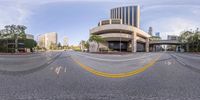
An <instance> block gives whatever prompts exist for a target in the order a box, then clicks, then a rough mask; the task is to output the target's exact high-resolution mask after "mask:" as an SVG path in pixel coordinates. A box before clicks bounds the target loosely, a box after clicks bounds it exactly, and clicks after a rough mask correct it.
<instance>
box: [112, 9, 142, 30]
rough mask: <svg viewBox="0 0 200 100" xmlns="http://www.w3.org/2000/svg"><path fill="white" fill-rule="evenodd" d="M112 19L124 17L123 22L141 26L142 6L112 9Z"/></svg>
mask: <svg viewBox="0 0 200 100" xmlns="http://www.w3.org/2000/svg"><path fill="white" fill-rule="evenodd" d="M110 17H111V19H122V24H126V25H130V26H134V27H137V28H140V6H138V5H137V6H125V7H118V8H113V9H111V12H110Z"/></svg>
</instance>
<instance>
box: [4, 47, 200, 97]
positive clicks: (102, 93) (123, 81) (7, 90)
mask: <svg viewBox="0 0 200 100" xmlns="http://www.w3.org/2000/svg"><path fill="white" fill-rule="evenodd" d="M80 54H81V56H80ZM50 55H52V56H50ZM85 55H86V56H90V58H88V57H84V56H85ZM158 55H161V56H160V58H159V59H158V60H157V61H156V63H154V65H153V66H151V67H149V68H148V69H146V70H145V71H143V72H141V73H138V74H136V75H134V76H130V77H125V78H117V79H116V78H106V77H101V76H96V75H94V74H92V73H90V72H88V71H86V70H85V69H83V68H82V67H81V66H79V65H78V64H77V63H76V62H74V60H73V59H72V58H76V59H77V58H78V60H80V62H81V63H83V64H85V65H87V66H89V67H92V68H96V70H98V71H107V72H114V73H121V72H127V71H131V70H135V69H137V68H140V67H143V66H144V65H145V64H147V63H149V62H150V61H151V60H153V59H154V58H155V57H157V56H158ZM173 55H175V56H176V57H177V58H176V57H174V56H173ZM179 56H181V57H182V58H178V57H179ZM31 57H33V58H31ZM48 57H49V58H48ZM91 57H95V58H101V59H102V58H104V59H106V60H107V59H108V60H109V59H111V61H108V62H105V61H99V60H97V59H91ZM138 57H144V58H141V59H134V58H138ZM0 58H1V59H0V61H1V65H0V69H1V72H0V80H1V82H0V98H1V99H2V100H37V99H39V100H199V99H200V95H199V93H200V85H199V83H200V73H199V72H198V71H195V70H192V69H191V68H188V67H185V65H183V64H181V63H180V61H178V60H181V61H183V60H184V61H183V62H184V63H187V64H189V65H191V66H194V65H193V61H192V60H190V59H193V60H194V59H196V60H194V61H195V65H196V64H200V62H198V61H199V60H198V59H199V58H198V57H197V58H194V57H191V58H190V56H188V55H186V54H177V53H137V54H135V55H134V54H131V55H124V56H114V55H112V56H109V55H104V56H101V55H95V54H83V53H77V52H68V51H67V52H50V53H47V54H41V55H32V56H29V57H25V56H20V57H17V56H16V57H11V58H10V57H1V56H0ZM6 59H10V60H9V61H10V62H11V63H10V65H9V67H6V64H4V63H3V61H7V60H6ZM15 59H18V60H16V61H15ZM48 59H49V60H48ZM126 59H130V60H129V61H127V62H124V61H123V60H126ZM114 60H116V61H114ZM120 60H122V61H120ZM25 61H27V62H31V61H32V62H34V63H33V64H31V63H30V65H32V66H31V67H30V66H23V67H20V66H21V65H23V63H24V62H25ZM113 61H114V62H113ZM186 61H187V62H186ZM19 62H21V63H22V64H19ZM36 62H38V65H39V64H40V63H42V62H45V64H44V65H43V66H38V65H37V63H36ZM5 63H8V62H5ZM15 63H17V64H19V65H18V66H17V65H15ZM48 63H49V64H48ZM95 63H97V64H96V65H95ZM92 65H95V66H92ZM103 65H105V67H102V68H98V67H101V66H103ZM120 65H121V66H120ZM26 67H28V69H26ZM106 67H108V68H106ZM115 67H116V68H115ZM123 67H125V68H124V69H123ZM132 67H134V68H132ZM6 68H7V69H6ZM23 68H25V69H26V70H24V69H23ZM35 68H36V69H37V70H32V71H30V70H31V69H35ZM38 68H39V69H38ZM8 70H9V73H6V72H7V71H8ZM16 70H17V71H16ZM20 70H22V71H23V72H22V73H24V74H21V73H15V72H19V71H20ZM13 71H14V72H13ZM5 73H6V74H5ZM13 73H15V74H13Z"/></svg>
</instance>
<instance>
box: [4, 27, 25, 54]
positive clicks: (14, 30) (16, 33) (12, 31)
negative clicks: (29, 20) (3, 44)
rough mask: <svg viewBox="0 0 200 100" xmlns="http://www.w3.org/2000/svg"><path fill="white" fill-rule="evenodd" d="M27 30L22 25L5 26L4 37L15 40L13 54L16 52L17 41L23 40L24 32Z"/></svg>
mask: <svg viewBox="0 0 200 100" xmlns="http://www.w3.org/2000/svg"><path fill="white" fill-rule="evenodd" d="M26 29H27V27H26V26H24V25H6V26H5V30H6V35H5V36H6V37H8V36H9V37H10V38H11V39H14V40H15V52H18V39H19V38H21V39H25V38H26V34H25V30H26Z"/></svg>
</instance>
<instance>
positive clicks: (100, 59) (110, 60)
mask: <svg viewBox="0 0 200 100" xmlns="http://www.w3.org/2000/svg"><path fill="white" fill-rule="evenodd" d="M75 55H79V56H83V57H86V58H89V59H93V60H99V61H106V62H124V61H132V60H138V59H143V58H147V57H149V56H153V55H152V54H149V55H147V56H142V57H137V58H131V59H123V60H113V59H102V58H96V57H91V56H87V55H82V54H75Z"/></svg>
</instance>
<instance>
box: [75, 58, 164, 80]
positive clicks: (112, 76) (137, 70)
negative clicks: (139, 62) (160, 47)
mask: <svg viewBox="0 0 200 100" xmlns="http://www.w3.org/2000/svg"><path fill="white" fill-rule="evenodd" d="M160 56H161V55H159V56H157V57H156V59H153V60H151V61H150V62H149V63H147V64H146V65H144V66H143V67H141V68H138V69H136V70H133V71H130V72H125V73H119V74H111V73H106V72H101V71H97V70H95V69H92V68H91V67H88V66H86V65H84V64H82V63H81V62H79V61H78V60H76V59H74V58H72V59H73V60H74V61H75V62H76V63H77V64H78V65H79V66H80V67H82V68H83V69H84V70H86V71H88V72H90V73H92V74H94V75H97V76H102V77H107V78H124V77H129V76H133V75H136V74H139V73H141V72H144V71H145V70H147V69H148V68H149V67H151V66H153V65H154V64H155V63H156V61H157V60H158V59H159V58H160Z"/></svg>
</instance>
